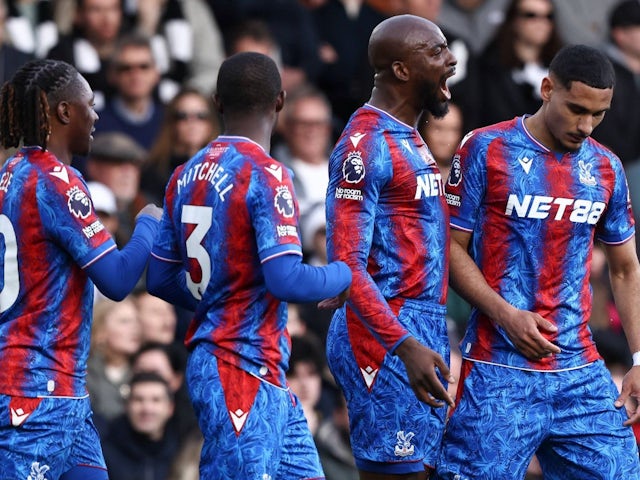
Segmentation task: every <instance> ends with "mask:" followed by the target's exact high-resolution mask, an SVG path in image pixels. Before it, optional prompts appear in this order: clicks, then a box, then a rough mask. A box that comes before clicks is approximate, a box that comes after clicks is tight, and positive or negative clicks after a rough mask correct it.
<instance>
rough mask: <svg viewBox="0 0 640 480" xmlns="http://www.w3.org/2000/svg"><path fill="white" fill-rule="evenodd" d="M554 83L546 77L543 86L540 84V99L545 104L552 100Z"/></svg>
mask: <svg viewBox="0 0 640 480" xmlns="http://www.w3.org/2000/svg"><path fill="white" fill-rule="evenodd" d="M553 87H554V82H553V79H552V78H551V77H544V78H543V79H542V84H540V97H541V98H542V100H543V101H544V102H548V101H549V100H551V94H552V93H553Z"/></svg>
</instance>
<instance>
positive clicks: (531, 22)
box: [513, 0, 554, 47]
mask: <svg viewBox="0 0 640 480" xmlns="http://www.w3.org/2000/svg"><path fill="white" fill-rule="evenodd" d="M553 26H554V21H553V5H552V4H551V2H550V1H549V0H520V2H519V4H518V8H517V13H516V19H515V23H514V25H513V27H514V30H515V31H514V34H515V36H516V37H517V38H518V40H519V41H520V42H524V43H526V44H528V45H533V46H537V47H542V46H544V45H545V44H546V43H547V42H548V41H549V38H550V37H551V32H552V31H553Z"/></svg>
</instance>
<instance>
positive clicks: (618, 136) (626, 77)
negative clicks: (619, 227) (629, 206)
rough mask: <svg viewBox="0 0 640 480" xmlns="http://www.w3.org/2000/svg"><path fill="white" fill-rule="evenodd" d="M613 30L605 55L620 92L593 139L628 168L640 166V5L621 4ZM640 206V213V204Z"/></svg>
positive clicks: (612, 18) (628, 0) (613, 19)
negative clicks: (610, 64)
mask: <svg viewBox="0 0 640 480" xmlns="http://www.w3.org/2000/svg"><path fill="white" fill-rule="evenodd" d="M609 28H610V34H609V36H610V41H609V42H608V43H607V45H606V47H605V52H606V53H607V55H608V57H609V58H610V60H611V62H612V63H613V68H614V70H615V72H616V88H615V89H614V91H613V100H612V101H611V108H610V109H609V111H607V113H606V114H605V116H604V119H603V120H602V123H601V124H600V126H599V127H598V129H597V130H596V131H595V132H594V135H593V137H594V138H595V139H596V140H598V141H599V142H602V143H604V144H605V145H606V146H607V147H609V148H611V149H612V150H613V151H614V152H615V153H616V155H618V156H619V157H620V159H621V160H622V163H623V164H624V165H625V168H626V167H629V166H630V165H631V164H633V163H640V135H638V132H640V2H638V1H637V0H623V1H622V2H620V3H619V4H618V5H617V6H616V8H615V9H614V10H613V11H612V12H611V15H610V17H609ZM629 180H630V179H629ZM639 186H640V184H639ZM631 190H632V192H631V193H632V194H633V193H634V192H633V190H634V189H633V188H632V189H631ZM636 205H637V210H638V211H639V212H640V203H638V204H636ZM634 206H635V205H634Z"/></svg>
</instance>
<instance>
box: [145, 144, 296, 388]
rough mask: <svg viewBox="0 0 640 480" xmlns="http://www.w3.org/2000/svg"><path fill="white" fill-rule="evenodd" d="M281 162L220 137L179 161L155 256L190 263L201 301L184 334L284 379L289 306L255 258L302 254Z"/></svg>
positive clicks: (230, 359)
mask: <svg viewBox="0 0 640 480" xmlns="http://www.w3.org/2000/svg"><path fill="white" fill-rule="evenodd" d="M293 193H294V191H293V185H292V182H291V177H290V174H289V172H288V170H287V169H286V168H285V167H284V166H283V165H282V164H280V163H279V162H277V161H276V160H274V159H273V158H271V157H270V156H269V155H268V154H267V153H266V152H265V151H264V149H263V148H262V147H261V146H260V145H258V144H257V143H255V142H253V141H251V140H249V139H247V138H244V137H231V136H220V137H218V138H217V139H215V140H214V141H213V142H211V143H210V144H209V145H208V146H207V147H205V148H204V149H203V150H201V151H200V152H199V153H197V154H196V155H195V156H194V157H193V158H192V159H191V160H189V161H188V162H187V163H185V164H184V165H182V166H180V167H178V168H177V169H176V171H175V172H174V174H173V177H172V179H171V180H170V181H169V186H168V187H167V192H166V195H165V208H164V216H163V218H162V220H161V224H160V232H159V234H158V237H157V238H158V240H157V241H156V243H155V246H154V249H153V252H152V254H153V255H154V256H156V257H157V258H159V259H162V260H166V261H172V262H180V263H183V264H185V265H188V268H187V283H188V285H189V289H190V290H191V293H192V294H193V295H194V297H195V298H196V299H201V300H200V302H199V304H198V307H197V309H196V312H195V315H194V319H193V321H192V322H191V325H190V327H189V330H188V332H187V337H186V343H187V346H188V347H189V348H190V349H193V348H194V347H195V346H196V345H197V344H199V343H201V342H203V343H205V344H206V348H208V349H209V351H210V352H211V353H212V354H213V355H215V356H216V357H218V358H220V359H222V360H224V361H225V362H227V363H230V364H232V365H235V366H237V367H239V368H241V369H242V370H245V371H247V372H249V373H251V374H253V375H256V376H258V377H260V378H262V379H264V380H265V381H268V382H270V383H272V384H274V385H276V386H281V387H282V386H285V385H286V378H285V371H286V369H287V366H288V361H289V352H290V341H289V337H288V334H287V332H286V328H285V327H286V323H287V307H286V304H285V303H283V302H281V301H280V300H278V299H276V298H275V297H274V296H273V295H272V294H271V293H269V291H268V290H267V288H266V285H265V281H264V276H263V274H262V269H261V262H264V261H266V260H268V259H270V258H273V257H274V256H278V255H285V254H291V253H293V254H297V255H301V254H302V253H301V252H302V250H301V245H300V239H299V234H298V228H297V225H298V215H297V211H298V208H297V204H296V201H295V197H294V196H293Z"/></svg>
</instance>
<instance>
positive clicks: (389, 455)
mask: <svg viewBox="0 0 640 480" xmlns="http://www.w3.org/2000/svg"><path fill="white" fill-rule="evenodd" d="M397 304H398V303H396V302H394V301H392V302H390V305H391V307H392V309H393V310H394V311H395V312H396V314H397V316H398V319H399V320H400V322H401V323H402V324H403V325H404V326H405V327H406V328H407V329H408V330H409V331H410V332H411V333H412V334H413V335H414V336H415V337H416V338H417V339H418V340H419V341H420V342H421V343H422V344H423V345H426V346H427V347H429V348H431V349H432V350H434V351H436V352H438V353H439V354H440V355H441V356H442V357H443V358H444V360H445V361H446V362H447V363H448V362H449V339H448V336H447V325H446V320H445V313H446V309H445V307H443V306H441V305H433V304H428V303H424V302H418V301H411V300H404V301H403V302H402V305H401V306H400V307H399V309H398V307H397ZM327 359H328V363H329V368H330V370H331V372H332V374H333V376H334V377H335V379H336V382H337V383H338V384H339V386H340V388H341V389H342V391H343V393H344V396H345V399H346V401H347V407H348V411H349V425H350V435H351V446H352V448H353V455H354V457H355V460H356V466H357V467H358V469H359V470H362V471H367V472H374V473H380V474H407V473H413V472H422V471H424V470H425V467H432V466H433V465H435V461H436V458H437V454H438V451H439V446H440V442H441V439H442V432H443V429H444V420H445V413H446V406H443V407H440V408H432V407H430V406H429V405H427V404H426V403H423V402H421V401H420V400H418V398H417V397H416V396H415V394H414V392H413V390H412V389H411V387H410V385H409V380H408V377H407V373H406V369H405V367H404V364H403V363H402V361H401V360H400V358H399V357H397V356H395V355H390V354H388V353H387V352H386V350H385V349H384V348H383V347H382V345H381V344H380V343H379V342H378V341H377V340H376V339H375V338H374V336H373V335H372V334H371V332H370V331H369V330H368V329H367V328H366V327H365V326H364V324H363V323H362V322H361V321H360V320H359V319H358V318H357V316H356V315H355V314H354V313H353V312H352V311H351V310H348V313H346V309H345V308H342V309H340V310H338V311H337V312H336V313H335V315H334V317H333V319H332V321H331V326H330V328H329V334H328V338H327ZM441 380H442V378H441ZM443 384H444V385H446V383H445V382H444V381H443Z"/></svg>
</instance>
